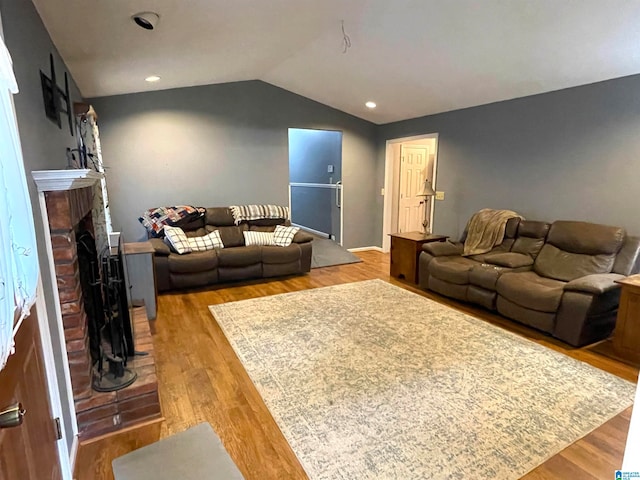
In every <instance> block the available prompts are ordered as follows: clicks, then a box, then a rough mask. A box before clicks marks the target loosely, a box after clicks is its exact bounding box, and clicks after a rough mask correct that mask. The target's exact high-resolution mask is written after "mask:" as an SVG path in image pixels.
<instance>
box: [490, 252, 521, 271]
mask: <svg viewBox="0 0 640 480" xmlns="http://www.w3.org/2000/svg"><path fill="white" fill-rule="evenodd" d="M484 261H485V263H490V264H491V265H498V266H499V267H507V268H521V267H529V266H531V265H533V258H531V257H530V256H529V255H525V254H524V253H516V252H505V253H493V254H491V255H486V256H485V257H484Z"/></svg>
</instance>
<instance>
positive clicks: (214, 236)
mask: <svg viewBox="0 0 640 480" xmlns="http://www.w3.org/2000/svg"><path fill="white" fill-rule="evenodd" d="M188 240H189V246H190V247H191V250H192V251H193V252H206V251H207V250H213V249H214V248H224V244H223V243H222V239H221V238H220V230H214V231H213V232H211V233H209V234H207V235H203V236H202V237H191V238H189V239H188Z"/></svg>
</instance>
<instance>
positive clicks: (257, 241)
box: [242, 230, 274, 245]
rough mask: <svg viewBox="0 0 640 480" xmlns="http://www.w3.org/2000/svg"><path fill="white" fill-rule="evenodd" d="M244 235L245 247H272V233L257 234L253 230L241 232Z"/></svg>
mask: <svg viewBox="0 0 640 480" xmlns="http://www.w3.org/2000/svg"><path fill="white" fill-rule="evenodd" d="M242 234H243V235H244V244H245V245H273V244H274V243H273V232H258V231H255V230H246V231H244V232H242Z"/></svg>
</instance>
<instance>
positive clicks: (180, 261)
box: [149, 207, 313, 292]
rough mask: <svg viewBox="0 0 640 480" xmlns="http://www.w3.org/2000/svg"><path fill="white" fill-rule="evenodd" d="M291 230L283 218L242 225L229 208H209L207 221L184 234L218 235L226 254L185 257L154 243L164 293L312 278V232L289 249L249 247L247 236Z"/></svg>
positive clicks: (191, 226)
mask: <svg viewBox="0 0 640 480" xmlns="http://www.w3.org/2000/svg"><path fill="white" fill-rule="evenodd" d="M288 224H289V221H288V220H286V219H284V218H280V219H260V220H249V221H243V222H241V223H240V224H238V225H236V224H235V220H234V217H233V215H232V214H231V210H230V209H229V208H227V207H215V208H207V209H206V212H205V214H204V215H203V216H201V217H200V218H198V219H197V220H195V221H193V222H191V223H189V224H188V225H182V226H181V228H182V229H183V230H184V232H185V234H186V235H187V237H202V236H204V235H206V234H208V233H211V232H213V231H215V230H218V231H219V232H220V237H221V239H222V243H223V244H224V248H222V249H215V250H208V251H204V252H190V253H187V254H183V255H180V254H178V253H175V252H173V251H172V250H171V249H170V248H169V246H168V245H167V244H166V243H165V242H164V241H163V240H162V239H161V238H152V239H150V240H149V241H150V242H151V244H152V245H153V247H154V249H155V254H154V263H155V268H156V282H157V288H158V291H160V292H162V291H166V290H173V289H181V288H194V287H202V286H206V285H213V284H217V283H224V282H231V281H238V280H248V279H254V278H269V277H277V276H282V275H293V274H301V273H306V272H309V271H310V269H311V253H312V250H311V248H312V247H311V244H312V240H313V237H312V236H311V235H309V234H308V233H306V232H303V231H298V232H297V233H296V234H295V236H294V237H293V241H292V243H291V245H289V246H286V247H279V246H262V245H249V246H247V245H245V241H244V235H243V233H242V232H243V231H247V230H254V231H273V230H274V229H275V226H276V225H288Z"/></svg>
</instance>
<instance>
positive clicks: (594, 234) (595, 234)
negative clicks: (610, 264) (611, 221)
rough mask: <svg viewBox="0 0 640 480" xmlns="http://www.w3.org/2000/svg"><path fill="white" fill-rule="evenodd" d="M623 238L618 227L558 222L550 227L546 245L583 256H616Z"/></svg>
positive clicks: (623, 235) (621, 231) (623, 233)
mask: <svg viewBox="0 0 640 480" xmlns="http://www.w3.org/2000/svg"><path fill="white" fill-rule="evenodd" d="M624 237H625V232H624V229H622V228H620V227H611V226H608V225H599V224H596V223H587V222H570V221H565V220H559V221H557V222H553V225H551V228H550V229H549V235H548V236H547V243H550V244H551V245H554V246H555V247H558V248H559V249H560V250H564V251H566V252H571V253H579V254H583V255H600V254H616V253H618V251H619V250H620V248H621V247H622V242H623V241H624Z"/></svg>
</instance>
